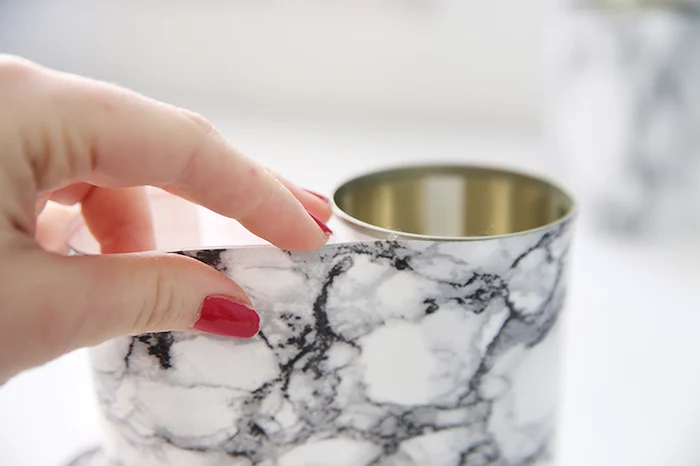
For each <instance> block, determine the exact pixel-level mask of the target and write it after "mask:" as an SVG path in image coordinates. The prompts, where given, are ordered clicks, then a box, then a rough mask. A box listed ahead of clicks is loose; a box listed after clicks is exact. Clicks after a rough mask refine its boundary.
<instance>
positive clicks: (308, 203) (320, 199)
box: [267, 168, 332, 222]
mask: <svg viewBox="0 0 700 466" xmlns="http://www.w3.org/2000/svg"><path fill="white" fill-rule="evenodd" d="M267 170H268V171H269V172H270V173H272V175H273V176H274V177H275V178H277V179H278V180H279V181H280V182H281V183H282V184H283V185H285V186H286V187H287V189H289V191H290V192H291V193H292V194H293V195H294V197H296V198H297V199H298V200H299V202H301V204H302V205H303V206H304V208H305V209H306V210H308V211H309V212H311V213H313V214H314V215H316V217H318V218H319V219H320V220H322V221H323V222H327V221H328V220H329V219H330V218H331V214H332V210H331V204H330V202H329V200H328V199H327V198H326V197H324V196H322V195H320V194H318V193H314V192H312V191H309V190H307V189H301V188H300V187H299V186H297V185H296V184H294V183H292V182H291V181H289V180H288V179H286V178H285V177H283V176H282V175H280V174H279V173H277V172H275V171H273V170H271V169H269V168H268V169H267Z"/></svg>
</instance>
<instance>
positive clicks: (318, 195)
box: [304, 189, 331, 204]
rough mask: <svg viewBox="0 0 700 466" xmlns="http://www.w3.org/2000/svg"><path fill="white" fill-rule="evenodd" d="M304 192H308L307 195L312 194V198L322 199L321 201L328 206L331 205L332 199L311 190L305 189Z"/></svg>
mask: <svg viewBox="0 0 700 466" xmlns="http://www.w3.org/2000/svg"><path fill="white" fill-rule="evenodd" d="M304 191H306V192H307V193H309V194H311V195H312V196H316V197H317V198H319V199H321V200H322V201H323V202H325V203H326V204H330V203H331V201H330V199H328V198H327V197H326V196H324V195H323V194H319V193H315V192H313V191H311V190H310V189H304Z"/></svg>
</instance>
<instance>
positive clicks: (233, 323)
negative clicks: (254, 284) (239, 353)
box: [194, 296, 260, 338]
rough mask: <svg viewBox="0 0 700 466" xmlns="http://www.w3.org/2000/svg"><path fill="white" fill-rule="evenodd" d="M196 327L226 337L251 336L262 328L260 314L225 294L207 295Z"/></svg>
mask: <svg viewBox="0 0 700 466" xmlns="http://www.w3.org/2000/svg"><path fill="white" fill-rule="evenodd" d="M194 328H196V329H197V330H200V331H202V332H206V333H213V334H215V335H223V336H226V337H236V338H250V337H254V336H255V335H256V334H257V333H258V331H259V330H260V316H259V315H258V313H257V312H255V311H254V310H253V309H250V308H249V307H246V306H244V305H243V304H240V303H237V302H235V301H233V300H231V299H229V298H225V297H223V296H207V297H206V298H205V299H204V304H202V314H201V315H200V317H199V320H198V321H197V323H195V324H194Z"/></svg>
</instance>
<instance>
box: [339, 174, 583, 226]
mask: <svg viewBox="0 0 700 466" xmlns="http://www.w3.org/2000/svg"><path fill="white" fill-rule="evenodd" d="M333 200H334V202H335V204H336V206H337V208H338V209H339V210H340V213H341V215H342V214H345V215H344V217H345V219H346V220H347V221H349V222H350V223H356V224H357V225H358V226H360V227H364V228H368V229H370V230H371V229H372V228H375V227H378V228H380V229H384V230H391V231H393V232H397V233H399V234H401V233H403V234H409V235H420V236H428V237H451V238H455V237H460V238H469V237H484V236H498V235H508V234H514V233H520V232H525V231H528V230H533V229H537V228H540V227H544V226H546V225H549V224H551V223H554V222H556V221H557V220H560V219H562V218H563V217H565V216H566V215H568V214H569V213H570V212H571V211H572V209H573V200H572V199H571V197H570V196H569V195H568V194H566V193H565V192H564V191H562V190H561V189H559V188H557V187H555V186H553V185H551V184H549V183H547V182H545V181H543V180H540V179H537V178H534V177H530V176H527V175H524V174H520V173H516V172H510V171H506V170H500V169H492V168H481V167H468V166H431V167H410V168H401V169H396V170H388V171H384V172H378V173H372V174H370V175H366V176H363V177H359V178H356V179H354V180H351V181H349V182H347V183H345V184H344V185H343V186H341V187H340V188H339V189H338V190H337V191H336V192H335V195H334V199H333ZM358 221H359V222H358Z"/></svg>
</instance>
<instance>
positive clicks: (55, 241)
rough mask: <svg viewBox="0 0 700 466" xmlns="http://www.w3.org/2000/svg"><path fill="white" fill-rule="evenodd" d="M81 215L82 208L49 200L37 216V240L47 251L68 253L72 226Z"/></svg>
mask: <svg viewBox="0 0 700 466" xmlns="http://www.w3.org/2000/svg"><path fill="white" fill-rule="evenodd" d="M79 216H80V209H79V208H78V207H77V206H75V207H68V206H63V205H60V204H57V203H55V202H51V201H49V202H48V203H46V207H45V208H44V209H43V211H42V212H41V214H40V215H39V217H38V218H37V228H36V241H37V243H38V244H39V245H40V246H41V247H42V248H44V249H45V250H47V251H51V252H53V253H56V254H67V253H68V240H69V235H70V229H69V228H70V226H71V224H72V223H73V222H74V221H75V219H76V218H77V217H79Z"/></svg>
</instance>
